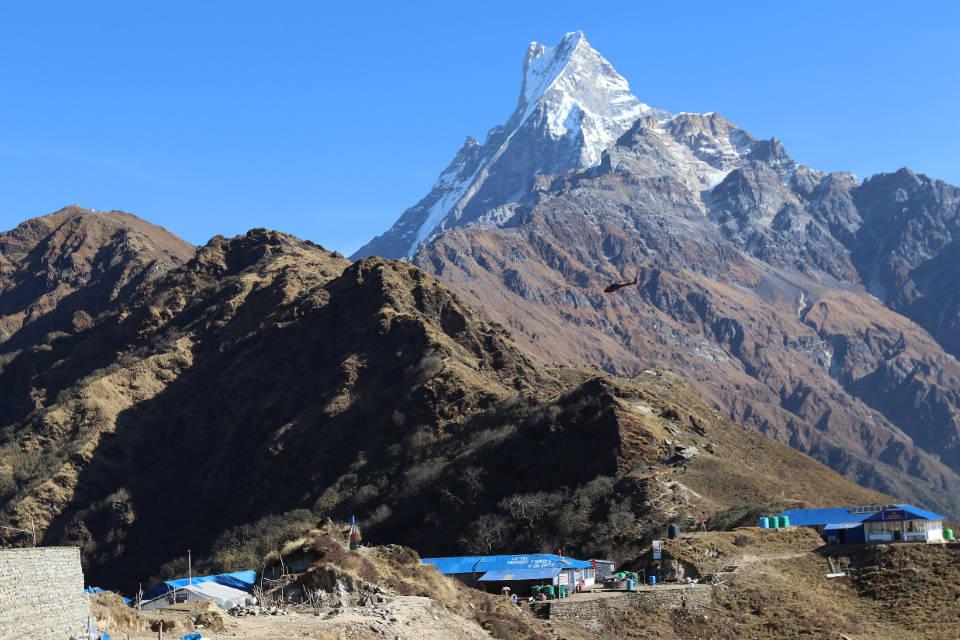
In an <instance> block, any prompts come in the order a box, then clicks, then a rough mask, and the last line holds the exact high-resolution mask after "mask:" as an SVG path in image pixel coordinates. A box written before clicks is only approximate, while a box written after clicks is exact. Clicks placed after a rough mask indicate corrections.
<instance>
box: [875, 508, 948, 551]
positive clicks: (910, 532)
mask: <svg viewBox="0 0 960 640" xmlns="http://www.w3.org/2000/svg"><path fill="white" fill-rule="evenodd" d="M863 532H864V535H865V537H866V541H867V542H899V541H901V540H902V541H904V542H942V541H943V516H941V515H940V514H937V513H931V512H930V511H924V510H923V509H917V508H916V507H911V506H909V505H897V506H894V507H887V508H885V509H883V510H881V511H878V512H876V513H874V514H872V515H871V516H870V517H868V518H866V519H865V520H864V521H863Z"/></svg>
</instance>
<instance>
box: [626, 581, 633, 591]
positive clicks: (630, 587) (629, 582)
mask: <svg viewBox="0 0 960 640" xmlns="http://www.w3.org/2000/svg"><path fill="white" fill-rule="evenodd" d="M627 591H633V580H627Z"/></svg>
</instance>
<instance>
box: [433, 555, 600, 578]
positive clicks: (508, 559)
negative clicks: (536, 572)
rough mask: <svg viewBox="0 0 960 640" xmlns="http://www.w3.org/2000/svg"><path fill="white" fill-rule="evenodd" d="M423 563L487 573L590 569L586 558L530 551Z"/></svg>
mask: <svg viewBox="0 0 960 640" xmlns="http://www.w3.org/2000/svg"><path fill="white" fill-rule="evenodd" d="M422 562H423V564H432V565H433V566H435V567H436V568H437V570H438V571H439V572H440V573H443V574H448V575H449V574H454V573H487V572H488V571H515V570H517V569H543V568H559V569H589V568H591V567H592V566H593V565H592V564H590V563H589V562H587V561H586V560H576V559H575V558H567V557H564V556H558V555H556V554H553V553H528V554H520V555H513V556H454V557H448V558H424V559H423V560H422Z"/></svg>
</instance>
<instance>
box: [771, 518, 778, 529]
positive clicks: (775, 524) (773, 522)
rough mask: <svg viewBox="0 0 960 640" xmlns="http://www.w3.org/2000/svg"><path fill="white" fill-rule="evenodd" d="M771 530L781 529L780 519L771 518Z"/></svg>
mask: <svg viewBox="0 0 960 640" xmlns="http://www.w3.org/2000/svg"><path fill="white" fill-rule="evenodd" d="M770 528H771V529H779V528H780V518H778V517H777V516H770Z"/></svg>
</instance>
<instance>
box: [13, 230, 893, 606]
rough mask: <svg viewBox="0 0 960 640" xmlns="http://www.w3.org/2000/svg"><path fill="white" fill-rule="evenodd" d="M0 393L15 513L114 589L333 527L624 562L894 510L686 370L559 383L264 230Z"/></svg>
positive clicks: (24, 371)
mask: <svg viewBox="0 0 960 640" xmlns="http://www.w3.org/2000/svg"><path fill="white" fill-rule="evenodd" d="M0 384H2V385H3V386H4V388H5V389H9V390H10V392H9V393H8V394H6V395H5V396H4V398H3V399H2V401H3V403H4V406H5V411H4V413H3V415H4V416H5V420H6V424H5V426H4V430H3V432H2V439H0V490H2V504H3V507H2V521H3V522H4V523H5V524H12V525H14V526H20V527H24V526H29V525H30V523H31V522H32V523H34V524H36V526H37V527H38V529H39V531H40V532H41V533H42V536H43V540H44V542H46V543H69V544H78V545H80V546H81V547H82V549H83V553H84V558H85V561H86V563H87V569H88V576H89V578H90V580H92V581H94V582H97V583H101V584H105V585H107V586H111V585H114V586H118V587H127V588H129V587H130V586H132V585H135V584H136V581H137V580H141V579H144V578H146V577H147V576H151V575H156V574H157V573H158V572H159V573H164V572H178V571H180V570H181V569H182V568H183V567H181V563H182V562H184V560H185V559H184V558H183V555H184V552H185V549H186V548H191V549H193V551H194V558H195V561H197V562H199V563H200V565H201V567H205V568H209V569H221V568H222V569H229V568H238V567H249V566H253V565H254V564H256V562H258V559H259V558H261V557H262V556H263V555H264V554H265V553H266V552H268V551H270V550H271V549H272V548H275V545H276V544H278V543H280V542H282V541H283V540H284V539H285V538H286V536H288V534H289V533H290V532H291V531H295V530H299V529H301V528H303V527H304V526H307V527H309V526H311V525H312V524H313V523H315V522H317V521H318V520H321V519H323V518H325V517H328V516H331V517H337V518H341V519H343V518H347V517H349V516H350V515H351V514H356V515H357V516H358V517H359V518H360V519H361V522H362V525H363V528H364V531H365V532H366V534H367V536H368V539H370V540H372V541H374V542H397V543H402V544H407V545H409V546H412V547H414V548H416V549H418V550H419V551H421V552H423V553H425V554H426V553H431V554H436V553H448V552H461V551H465V550H467V551H498V550H513V549H525V550H526V549H529V550H533V549H537V548H539V549H545V550H554V549H556V548H558V547H561V546H562V547H564V548H565V549H567V550H568V552H570V553H582V554H584V555H590V554H596V555H600V554H603V555H614V556H617V557H627V556H629V555H631V554H632V553H633V552H634V550H635V549H636V548H637V546H638V545H639V544H640V543H641V541H642V539H644V538H645V537H648V536H649V535H652V532H655V531H659V530H660V528H662V526H663V525H664V523H665V522H666V521H668V520H676V519H680V520H682V519H684V518H686V517H689V516H690V515H693V514H696V513H700V512H705V513H713V512H715V511H719V510H725V509H728V508H729V507H731V506H732V505H737V504H739V503H744V502H751V501H767V500H769V499H771V497H773V498H775V499H780V500H787V501H789V500H800V501H809V502H818V503H820V502H862V501H872V500H874V499H877V498H876V494H874V493H872V492H870V491H867V490H865V489H862V488H860V487H857V486H856V485H854V484H852V483H850V482H848V481H846V480H843V479H842V478H840V477H839V476H837V475H836V474H834V473H833V472H831V471H829V470H827V469H826V468H825V467H823V466H822V465H820V464H819V463H815V462H813V461H812V460H810V459H809V458H806V457H805V456H803V455H802V454H799V453H797V452H795V451H793V450H791V449H789V448H788V447H786V446H785V445H781V444H778V443H775V442H773V441H769V440H766V439H763V438H762V437H760V436H757V435H751V434H749V433H748V432H746V431H745V430H743V429H742V428H741V427H739V426H738V425H736V424H734V423H732V422H730V421H729V420H727V419H725V418H723V417H721V416H720V415H719V414H718V412H716V411H714V410H713V409H712V408H710V407H709V405H707V404H706V403H704V402H703V401H702V400H701V399H700V398H699V397H698V395H697V394H696V393H695V392H694V391H693V390H691V388H690V387H689V386H687V385H686V384H685V383H684V382H683V381H682V380H681V379H679V378H677V377H676V376H673V375H671V374H667V373H664V372H656V371H653V372H649V373H644V374H641V375H639V376H637V377H636V378H632V379H616V378H611V377H610V376H607V375H604V374H600V373H598V372H596V371H588V370H570V369H549V368H545V367H543V366H541V365H539V364H537V363H536V362H535V361H534V360H532V359H531V358H530V357H528V356H527V355H526V354H525V353H524V352H523V351H521V350H520V349H519V348H518V347H517V346H516V345H515V344H514V343H513V342H512V340H511V338H510V337H509V335H508V334H507V333H506V331H504V330H503V329H502V328H501V327H499V326H497V325H494V324H490V323H488V322H485V321H483V320H482V319H481V318H480V317H479V316H478V315H477V314H476V313H474V312H473V311H472V310H470V309H469V308H468V307H466V306H465V305H464V304H463V303H462V302H461V301H460V300H459V298H457V297H456V296H455V295H453V294H452V293H450V292H449V291H448V290H447V289H445V288H444V287H443V286H442V285H440V284H439V283H438V282H437V281H436V280H434V279H433V278H431V277H429V276H427V275H426V274H424V273H423V272H421V271H420V270H419V269H417V268H416V267H414V266H413V265H410V264H409V263H404V262H391V261H384V260H379V259H373V260H362V261H359V262H356V263H350V262H349V261H347V260H344V259H343V258H341V257H338V256H336V255H334V254H331V253H329V252H327V251H325V250H323V249H322V248H320V247H318V246H317V245H314V244H312V243H309V242H304V241H300V240H297V239H296V238H292V237H290V236H287V235H284V234H279V233H274V232H268V231H264V230H254V231H252V232H250V233H248V234H247V235H245V236H241V237H237V238H233V239H229V240H228V239H224V238H215V239H213V240H212V241H211V242H210V243H209V244H208V245H207V246H206V247H204V248H202V249H201V250H200V251H199V252H198V254H197V255H196V257H195V258H193V259H192V260H191V261H189V262H188V263H187V264H185V265H183V266H182V267H180V268H177V269H174V270H172V271H169V272H168V273H166V274H165V275H163V276H161V277H159V278H156V279H153V280H150V281H149V282H145V283H143V284H142V285H141V286H139V287H138V288H137V290H136V292H135V293H134V294H132V295H130V296H129V297H128V298H126V299H125V300H123V301H120V303H118V304H116V305H115V306H114V307H112V308H111V310H110V311H109V312H107V313H104V314H102V315H101V317H99V318H98V320H97V322H96V323H94V324H93V325H92V326H91V327H89V328H87V329H85V330H83V331H79V332H76V333H73V334H63V335H59V334H58V335H53V336H51V338H50V340H49V342H45V343H43V344H40V345H37V346H35V347H33V348H30V349H25V350H23V351H20V352H18V353H17V354H16V355H15V357H14V358H13V359H12V360H11V361H10V362H9V363H8V364H7V366H5V367H4V369H3V371H2V372H0ZM681 445H682V446H688V445H693V446H696V447H698V449H699V451H700V454H699V455H698V456H697V457H695V458H694V459H693V460H692V461H690V462H689V463H687V464H685V465H684V464H680V463H678V462H676V461H675V460H673V456H674V453H675V451H676V448H677V447H678V446H681ZM4 535H5V536H6V538H5V539H6V541H7V542H8V543H21V544H22V543H23V542H24V540H23V538H22V537H20V536H19V535H18V534H16V533H10V532H8V533H6V534H4Z"/></svg>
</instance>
